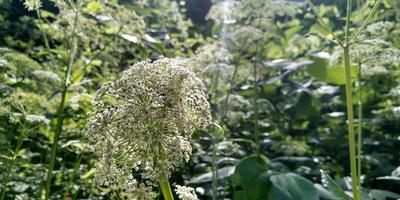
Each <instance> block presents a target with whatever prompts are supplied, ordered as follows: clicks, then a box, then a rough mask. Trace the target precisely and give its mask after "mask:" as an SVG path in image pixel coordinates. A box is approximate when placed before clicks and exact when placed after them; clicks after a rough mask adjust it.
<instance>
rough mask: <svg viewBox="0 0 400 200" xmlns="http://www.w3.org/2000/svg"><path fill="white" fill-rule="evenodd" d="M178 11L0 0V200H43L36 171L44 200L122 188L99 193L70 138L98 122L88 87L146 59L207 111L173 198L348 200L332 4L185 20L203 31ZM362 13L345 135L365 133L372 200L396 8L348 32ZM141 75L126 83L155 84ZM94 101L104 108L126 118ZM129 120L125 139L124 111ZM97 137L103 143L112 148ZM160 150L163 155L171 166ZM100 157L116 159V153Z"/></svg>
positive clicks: (292, 3)
mask: <svg viewBox="0 0 400 200" xmlns="http://www.w3.org/2000/svg"><path fill="white" fill-rule="evenodd" d="M190 2H192V1H189V0H187V1H185V0H171V1H166V0H138V1H128V0H121V1H115V0H111V1H97V0H83V1H69V0H43V1H39V0H27V1H20V0H0V13H1V14H0V138H1V140H0V180H1V181H0V184H1V185H0V186H1V187H0V191H1V192H3V191H4V195H5V199H44V197H45V193H46V192H47V191H48V190H47V189H46V180H45V179H46V178H48V176H47V174H48V172H50V174H51V175H52V177H51V178H50V183H51V184H50V185H51V187H50V188H51V190H50V194H49V199H119V198H123V195H122V194H124V193H125V192H126V191H127V190H128V188H127V187H125V186H122V187H118V186H116V185H113V186H110V187H106V186H105V185H102V186H99V185H98V181H99V180H100V179H99V178H101V177H99V175H98V174H97V175H96V172H97V173H98V172H100V171H101V169H100V168H99V167H98V163H99V161H102V163H103V164H104V163H105V162H106V160H105V159H103V160H101V159H100V160H99V158H98V155H99V153H100V151H99V150H98V149H97V150H96V149H93V148H92V147H91V146H90V144H93V143H92V142H93V141H90V140H93V138H92V139H90V138H91V137H88V135H85V134H84V131H83V130H84V128H85V127H86V126H87V125H90V121H91V119H93V118H90V116H92V115H90V114H89V113H96V112H100V111H99V110H98V108H99V107H98V106H99V105H97V104H96V101H95V100H96V91H97V90H98V89H100V88H102V87H101V86H102V85H108V84H107V82H113V83H116V82H118V79H119V77H121V75H122V77H124V75H123V74H124V73H123V71H125V70H128V71H130V70H131V69H129V68H128V67H129V66H131V65H132V64H133V63H138V62H139V61H143V60H147V59H150V60H149V61H146V63H147V64H148V65H154V64H153V63H154V62H153V60H157V59H159V57H160V56H164V57H167V58H170V59H166V58H165V59H162V60H168V62H171V63H172V64H173V65H178V66H182V67H186V68H189V69H190V70H191V71H193V72H194V73H195V74H196V75H197V76H198V77H199V78H200V79H201V81H202V82H203V83H204V86H205V91H206V93H207V94H206V95H208V99H207V100H208V102H209V103H210V107H211V109H212V113H211V115H212V120H213V123H212V125H211V126H209V128H206V129H202V130H198V131H196V132H195V133H194V134H193V135H192V136H190V137H186V136H185V144H188V143H189V142H190V146H191V148H192V149H191V156H190V160H189V161H188V163H187V164H185V165H179V167H176V169H175V171H174V172H172V173H171V174H169V173H168V175H170V181H171V183H172V185H173V186H174V187H175V186H176V190H173V191H174V192H176V196H175V197H177V198H178V197H180V198H183V199H185V198H189V199H190V198H194V196H197V198H199V199H211V198H212V199H278V198H277V197H276V196H279V199H346V198H351V195H350V192H349V191H351V190H352V188H351V180H350V178H349V175H350V170H349V165H350V163H349V159H348V157H349V156H348V148H349V146H348V144H347V140H348V136H347V133H346V131H347V129H346V127H347V120H346V94H345V85H346V77H345V68H344V67H343V65H344V62H343V49H342V48H338V46H339V47H340V45H341V44H340V42H339V41H342V40H343V39H344V38H345V37H346V36H345V32H344V31H343V27H345V20H344V19H345V17H346V1H327V0H313V1H309V2H311V5H310V3H308V4H307V3H306V1H298V0H267V1H265V0H213V1H212V4H213V6H212V7H211V9H210V10H209V13H208V15H207V16H197V17H201V18H204V21H205V22H206V23H200V22H198V21H193V22H191V20H190V19H189V18H188V16H192V13H190V12H191V11H193V10H194V9H193V8H190V6H191V5H193V4H192V3H190ZM202 2H203V1H202ZM204 2H205V0H204ZM375 2H377V1H375V0H354V1H353V5H352V8H353V12H352V14H351V16H350V20H351V22H352V26H351V27H349V28H350V29H349V32H350V33H352V34H353V35H354V34H355V35H357V37H356V38H354V40H353V43H352V44H351V47H350V51H349V57H350V62H351V66H350V67H351V73H352V75H353V76H352V77H351V81H352V86H353V87H352V88H353V90H354V91H353V102H351V103H352V105H353V107H354V108H355V110H356V112H355V116H354V117H355V120H354V122H355V127H356V128H359V127H360V130H361V131H362V136H363V138H362V141H361V142H362V143H361V144H362V145H361V146H362V156H361V157H360V158H361V163H362V168H361V174H359V175H360V176H361V183H360V185H361V187H362V188H361V191H362V199H371V200H372V199H378V200H379V199H382V200H383V199H386V198H394V199H396V198H399V197H398V194H399V193H400V191H399V188H400V187H399V184H400V182H399V177H400V176H399V173H398V172H399V163H400V160H399V158H400V154H399V152H400V150H399V142H400V140H399V139H400V138H399V134H398V133H399V130H400V126H399V121H400V101H399V95H400V83H399V80H400V79H399V75H400V73H399V66H400V60H399V58H400V50H399V48H400V42H399V41H400V31H399V30H400V29H399V27H400V23H399V20H400V14H399V13H400V12H399V8H400V5H399V3H398V2H397V1H395V0H381V4H379V5H378V6H377V7H376V11H377V14H376V15H373V16H372V17H371V18H370V20H369V22H368V23H366V24H365V27H364V30H363V31H362V32H360V33H358V29H357V28H358V27H362V26H363V21H364V20H365V19H366V18H367V16H368V13H369V12H370V11H371V10H373V9H375V8H374V7H375V6H374V5H375ZM321 22H322V23H321ZM204 30H206V31H204ZM200 31H202V32H200ZM156 62H158V61H156ZM152 72H153V71H149V73H146V74H147V75H146V76H148V77H150V78H145V77H140V76H139V77H137V78H135V80H137V81H136V82H135V83H139V82H143V81H147V82H152V81H156V80H158V79H159V78H160V77H162V76H159V75H160V74H156V73H152ZM120 80H121V79H120ZM168 80H169V82H170V83H171V84H172V85H174V84H175V83H177V82H179V81H178V80H177V79H176V78H172V77H169V79H168ZM186 86H187V85H185V87H184V88H186ZM152 88H153V89H160V90H163V89H165V87H160V88H158V87H156V86H155V85H154V87H152ZM103 89H104V87H103ZM117 89H118V88H117V87H113V90H117ZM129 91H130V90H129ZM168 91H170V92H171V94H172V93H174V92H179V91H180V90H173V89H170V90H168ZM128 93H129V92H128ZM63 94H65V96H63ZM145 94H146V92H144V93H141V95H140V96H143V95H144V96H146V95H145ZM169 94H170V93H169ZM164 96H166V94H160V98H164ZM63 99H64V103H62V102H63ZM103 100H105V101H106V104H105V105H107V106H109V105H114V106H116V107H119V106H124V105H126V104H124V103H123V102H122V101H121V100H116V99H113V98H104V99H103ZM203 101H204V99H203ZM203 101H201V102H203ZM61 104H63V106H61V107H60V105H61ZM174 105H175V104H174ZM360 105H362V106H360ZM60 108H61V109H60ZM359 108H360V110H361V112H358V109H359ZM100 110H101V109H100ZM144 110H146V109H144ZM169 112H170V111H168V110H166V111H165V113H169ZM171 112H172V113H170V114H171V115H172V114H174V113H175V112H174V111H171ZM127 113H131V114H129V117H126V118H124V119H125V121H124V123H123V124H122V125H124V126H128V123H129V120H130V119H131V118H133V117H135V116H137V115H136V114H138V113H136V110H135V112H133V111H132V112H127ZM359 113H360V114H362V115H360V114H359ZM176 114H177V113H175V115H176ZM127 115H128V114H127ZM175 115H174V116H175ZM152 116H153V117H152V118H151V120H149V121H148V122H157V123H164V122H166V121H168V120H165V119H166V118H163V117H161V114H160V113H157V112H156V113H155V114H154V113H153V115H152ZM181 117H182V116H181ZM60 119H62V120H61V121H62V123H60ZM168 119H170V117H168ZM173 119H174V120H175V121H174V123H172V125H174V126H179V127H185V126H190V122H191V121H190V122H189V123H188V122H187V121H184V119H186V118H180V117H177V118H173V117H172V118H171V120H173ZM127 120H128V121H127ZM143 120H144V121H145V120H146V119H143ZM88 122H89V124H88ZM58 127H59V129H58ZM215 127H219V128H215ZM96 128H100V126H98V127H96ZM118 130H119V129H118ZM179 130H182V129H179ZM193 130H194V128H191V130H190V131H189V132H192V131H193ZM222 132H223V133H224V134H221V133H222ZM57 133H59V134H57ZM121 134H122V132H121ZM180 134H184V133H183V132H180ZM57 135H58V136H59V138H58V139H56V138H57ZM107 136H108V137H104V138H103V139H105V138H113V137H111V135H107ZM132 138H133V137H132ZM114 139H116V138H114ZM151 139H154V138H150V139H147V140H144V141H142V142H143V144H140V146H143V147H144V146H149V144H147V143H146V142H145V141H151ZM99 141H101V140H99ZM99 141H98V142H99ZM121 141H122V139H121ZM98 144H101V142H100V143H98ZM102 145H103V147H104V148H103V149H102V150H103V151H106V150H107V149H106V148H105V147H107V146H106V143H103V144H102ZM52 146H55V147H56V148H55V150H56V151H54V152H55V154H54V155H55V157H54V168H53V169H52V170H50V171H49V163H50V161H51V160H52V155H51V152H52ZM170 147H171V149H172V147H173V145H170ZM171 149H169V151H168V152H169V153H168V156H173V155H175V154H174V153H179V151H173V152H170V151H172V150H171ZM112 150H113V151H110V152H109V153H114V154H113V156H114V157H118V155H119V154H118V153H121V152H117V151H118V148H114V149H112ZM122 150H124V151H125V150H127V149H122ZM185 153H186V154H185V155H183V154H182V155H180V156H178V157H179V159H178V160H180V161H183V160H185V161H186V159H187V158H188V156H189V155H190V150H189V149H187V150H186V151H185ZM132 156H136V154H132ZM148 158H150V157H148ZM174 158H176V157H174ZM172 160H174V159H171V162H172ZM179 163H181V162H179ZM128 164H129V163H128ZM128 164H127V163H124V165H128ZM139 165H140V164H139ZM176 166H178V165H176ZM95 168H96V170H95ZM128 168H129V167H128ZM174 168H175V165H174ZM143 170H144V168H143V167H140V170H139V171H140V172H138V173H142V172H143ZM321 170H323V171H324V172H323V173H322V177H321V172H320V171H321ZM95 171H96V172H95ZM111 172H114V173H116V172H117V170H111V171H110V174H111ZM104 174H106V172H104ZM127 174H129V172H127ZM134 175H137V174H134ZM331 177H332V178H331ZM123 178H128V176H126V177H125V176H124V177H123ZM134 178H138V176H134ZM155 179H157V178H155ZM139 182H142V180H138V182H137V186H138V187H136V189H138V190H137V192H142V193H143V194H144V195H148V194H150V192H151V194H153V196H148V197H156V196H157V198H160V199H161V198H162V197H161V196H160V195H159V194H160V193H161V191H157V190H155V188H150V189H151V190H150V189H149V187H147V185H146V184H147V183H145V182H143V184H139ZM5 183H6V185H5ZM313 183H314V184H313ZM321 184H322V185H321ZM178 185H179V186H178ZM180 185H186V186H191V187H193V188H194V189H191V188H189V187H186V186H180ZM128 199H131V198H128Z"/></svg>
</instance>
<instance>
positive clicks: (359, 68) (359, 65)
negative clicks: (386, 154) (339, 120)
mask: <svg viewBox="0 0 400 200" xmlns="http://www.w3.org/2000/svg"><path fill="white" fill-rule="evenodd" d="M361 78H362V76H361V64H358V87H359V89H358V90H359V91H358V133H357V136H358V138H357V142H358V144H357V147H358V149H357V175H358V188H359V190H360V192H361V155H362V125H363V111H362V109H363V107H362V96H361V95H362V90H361V81H362V79H361Z"/></svg>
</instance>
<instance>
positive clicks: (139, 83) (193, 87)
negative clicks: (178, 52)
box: [85, 58, 211, 199]
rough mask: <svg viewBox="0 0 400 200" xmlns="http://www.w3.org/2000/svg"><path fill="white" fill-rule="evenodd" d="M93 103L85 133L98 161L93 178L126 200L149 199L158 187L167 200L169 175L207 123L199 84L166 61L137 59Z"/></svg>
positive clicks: (103, 89)
mask: <svg viewBox="0 0 400 200" xmlns="http://www.w3.org/2000/svg"><path fill="white" fill-rule="evenodd" d="M95 101H96V108H97V111H96V112H95V113H93V115H92V117H91V118H90V119H89V122H88V124H87V127H86V131H85V132H86V134H87V135H88V137H90V139H91V142H92V143H93V146H94V149H95V152H96V154H97V156H98V157H99V160H98V162H97V163H96V180H97V181H98V182H99V183H100V184H102V185H104V186H107V185H117V186H120V187H122V188H125V190H126V191H125V193H124V195H127V197H128V198H130V199H132V198H133V199H142V198H145V197H155V196H156V193H155V192H154V191H153V189H152V188H153V187H156V186H157V184H160V186H161V189H162V191H163V194H164V197H165V198H166V199H168V196H169V194H170V193H171V189H170V188H169V184H168V178H169V176H170V174H171V171H172V170H173V169H174V168H175V167H177V166H179V165H181V164H182V163H183V162H187V161H188V160H189V158H190V155H191V145H190V143H189V140H190V139H191V135H192V133H193V132H194V131H195V130H196V129H198V128H202V127H205V126H207V125H208V124H209V122H210V120H211V119H210V118H211V117H210V116H211V115H210V111H209V109H210V106H209V104H208V101H207V96H206V94H205V93H204V86H203V83H202V82H201V80H200V79H199V78H197V77H196V75H195V74H194V73H193V72H191V71H190V70H188V69H186V68H184V67H181V66H178V65H176V64H175V62H174V61H172V60H170V59H166V58H162V59H159V60H157V61H155V62H150V61H143V62H139V63H137V64H135V65H133V66H132V67H131V68H129V69H128V70H126V71H125V72H124V73H123V75H122V77H121V78H120V79H119V80H117V81H115V82H110V83H107V84H105V85H103V87H101V89H100V90H98V92H97V96H96V100H95ZM143 190H146V191H147V192H140V191H143ZM168 193H169V194H168ZM143 195H144V196H143ZM145 199H147V198H145Z"/></svg>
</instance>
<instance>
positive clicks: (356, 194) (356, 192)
mask: <svg viewBox="0 0 400 200" xmlns="http://www.w3.org/2000/svg"><path fill="white" fill-rule="evenodd" d="M352 6H353V1H352V0H347V15H346V28H345V42H344V47H343V49H344V51H343V57H344V65H345V71H346V107H347V120H348V126H347V128H348V137H349V154H350V171H351V180H352V190H353V199H354V200H360V195H361V193H360V189H359V187H358V184H359V176H358V174H357V160H356V148H357V147H356V142H355V133H354V111H353V88H352V87H353V85H352V81H351V66H350V17H351V13H352Z"/></svg>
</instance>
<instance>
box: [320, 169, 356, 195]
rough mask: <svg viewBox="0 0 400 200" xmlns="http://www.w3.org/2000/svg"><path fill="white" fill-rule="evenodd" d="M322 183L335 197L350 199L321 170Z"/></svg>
mask: <svg viewBox="0 0 400 200" xmlns="http://www.w3.org/2000/svg"><path fill="white" fill-rule="evenodd" d="M321 181H322V185H323V186H324V187H325V188H326V189H327V190H329V191H330V192H331V193H332V194H333V195H334V196H335V197H337V198H338V199H341V200H351V198H350V197H349V196H347V194H346V193H345V192H344V191H343V189H342V188H340V187H339V186H338V185H337V184H336V182H335V181H334V180H333V179H332V178H331V177H330V176H329V175H328V174H326V173H325V172H324V171H323V170H321Z"/></svg>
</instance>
